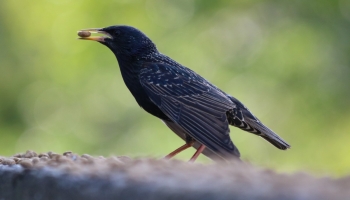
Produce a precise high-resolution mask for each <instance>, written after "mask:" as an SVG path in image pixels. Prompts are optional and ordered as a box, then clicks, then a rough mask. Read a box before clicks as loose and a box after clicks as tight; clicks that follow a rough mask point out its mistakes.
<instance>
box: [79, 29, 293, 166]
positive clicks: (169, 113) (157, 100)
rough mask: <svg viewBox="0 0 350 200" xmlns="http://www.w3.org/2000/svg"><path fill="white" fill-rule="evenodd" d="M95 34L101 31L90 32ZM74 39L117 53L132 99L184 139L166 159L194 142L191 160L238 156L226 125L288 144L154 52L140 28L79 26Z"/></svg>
mask: <svg viewBox="0 0 350 200" xmlns="http://www.w3.org/2000/svg"><path fill="white" fill-rule="evenodd" d="M86 32H89V33H99V34H102V36H90V34H86ZM79 33H80V35H82V33H84V34H83V36H82V37H80V38H79V39H82V40H93V41H97V42H99V43H101V44H103V45H105V46H106V47H108V48H109V49H110V50H111V51H112V52H113V53H114V55H115V56H116V58H117V60H118V63H119V67H120V71H121V74H122V77H123V79H124V82H125V84H126V86H127V87H128V89H129V90H130V92H131V94H132V95H133V96H134V98H135V100H136V102H137V103H138V104H139V106H140V107H141V108H143V109H144V110H145V111H146V112H148V113H150V114H152V115H154V116H155V117H158V118H160V119H161V120H162V121H163V122H164V123H165V124H166V125H167V126H168V127H169V128H170V129H171V130H172V131H173V132H175V133H176V134H177V135H178V136H179V137H181V138H182V139H183V140H184V141H185V144H184V145H183V146H181V147H179V148H178V149H176V150H175V151H173V152H171V153H170V154H168V155H167V156H166V158H171V157H173V156H175V155H176V154H177V153H179V152H181V151H183V150H185V149H187V148H189V147H191V146H192V147H194V148H196V149H197V151H196V153H195V154H194V155H193V157H192V158H191V159H190V161H195V160H196V158H197V157H198V156H199V155H200V154H201V153H203V154H204V155H206V156H207V157H209V158H211V159H213V160H224V161H225V160H226V161H227V160H230V159H235V158H236V159H239V157H240V153H239V151H238V149H237V147H236V146H235V145H234V144H233V143H232V140H231V138H230V135H229V132H230V129H229V125H232V126H235V127H238V128H240V129H242V130H244V131H247V132H250V133H253V134H255V135H258V136H260V137H262V138H264V139H265V140H267V141H268V142H270V143H271V144H272V145H274V146H275V147H277V148H279V149H282V150H285V149H288V148H290V146H289V144H288V143H287V142H285V141H284V140H283V139H282V138H281V137H279V136H278V135H277V134H276V133H274V132H273V131H272V130H271V129H269V128H267V127H266V126H265V125H264V124H263V123H262V122H261V121H260V120H259V119H258V118H257V117H255V116H254V115H253V114H252V113H251V112H250V111H249V110H248V108H247V107H245V106H244V105H243V104H242V103H241V102H240V101H239V100H237V99H236V98H234V97H233V96H231V95H229V94H226V93H225V92H224V91H222V90H220V89H219V88H218V87H216V86H215V85H213V84H212V83H210V82H209V81H207V80H206V79H204V78H203V77H201V76H200V75H198V74H197V73H196V72H194V71H192V70H191V69H189V68H187V67H185V66H183V65H181V64H179V63H178V62H176V61H174V60H173V59H171V58H169V57H168V56H166V55H163V54H162V53H160V52H159V51H158V49H157V48H156V45H155V44H154V43H153V42H152V41H151V40H150V39H149V38H148V37H147V36H146V35H145V34H144V33H142V32H141V31H140V30H138V29H136V28H134V27H131V26H109V27H105V28H92V29H85V30H81V31H79Z"/></svg>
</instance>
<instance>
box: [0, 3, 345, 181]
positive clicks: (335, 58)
mask: <svg viewBox="0 0 350 200" xmlns="http://www.w3.org/2000/svg"><path fill="white" fill-rule="evenodd" d="M114 24H127V25H132V26H135V27H137V28H139V29H141V30H142V31H143V32H145V33H146V34H147V35H148V36H149V37H150V38H151V39H152V40H153V41H154V42H155V43H156V44H157V47H158V49H159V50H160V51H161V52H162V53H164V54H166V55H168V56H170V57H172V58H174V59H175V60H177V61H178V62H180V63H182V64H183V65H185V66H187V67H190V68H191V69H193V70H195V71H196V72H198V73H199V74H201V75H202V76H204V77H205V78H206V79H208V80H209V81H211V82H212V83H214V84H215V85H217V86H218V87H220V88H221V89H223V90H224V91H226V92H227V93H229V94H231V95H233V96H235V97H236V98H238V99H240V100H241V101H242V102H244V103H245V105H246V106H247V107H249V108H250V110H251V111H253V113H255V115H257V116H258V117H259V118H260V119H261V120H262V121H263V122H264V123H265V124H266V125H268V126H269V127H270V128H271V129H273V130H275V131H276V132H277V133H278V134H279V135H281V136H282V137H283V138H284V139H285V140H286V141H288V142H289V143H290V144H291V145H292V148H291V149H290V150H288V151H280V150H277V149H276V148H275V147H273V146H272V145H270V144H269V143H267V142H265V141H264V140H263V139H261V138H259V137H256V136H254V135H252V134H250V133H246V132H243V131H241V130H239V129H236V128H231V137H232V139H233V140H234V143H235V144H236V145H237V146H238V148H239V149H240V151H241V154H242V158H243V159H244V160H248V161H249V162H251V163H253V164H255V165H259V166H263V167H270V168H272V169H276V170H278V171H281V172H294V171H299V170H302V171H308V172H312V173H314V174H317V175H323V174H330V175H334V176H342V175H347V174H349V173H350V154H349V153H350V1H348V0H328V1H327V0H323V1H316V0H315V1H303V0H296V1H287V0H282V1H273V0H266V1H257V0H249V1H243V0H237V1H231V0H217V1H205V0H177V1H172V0H119V1H118V0H113V1H112V0H111V1H92V0H90V1H88V0H74V1H70V0H37V1H26V0H24V1H0V47H1V48H0V147H1V148H0V155H4V156H9V155H13V154H15V153H18V152H23V151H25V150H27V149H31V150H35V151H38V152H47V151H55V152H64V151H67V150H71V151H74V152H77V153H81V154H82V153H89V154H93V155H104V156H109V155H129V156H132V157H141V156H152V157H157V158H161V157H162V156H164V155H166V154H167V153H169V152H170V151H172V150H174V149H175V148H177V147H178V146H180V145H182V144H183V141H181V140H180V139H179V138H178V137H177V136H176V135H175V134H173V133H172V132H171V131H170V130H169V129H168V128H167V127H166V126H165V125H164V124H163V123H161V121H160V120H158V119H156V118H154V117H153V116H151V115H149V114H147V113H146V112H144V111H142V110H141V109H140V108H139V107H138V105H137V103H136V102H135V100H134V98H133V97H132V95H131V94H130V93H129V91H128V90H127V88H126V87H125V85H124V82H123V80H122V78H121V75H120V71H119V67H118V64H117V61H116V59H115V57H114V55H113V54H112V53H111V52H110V51H109V50H108V49H107V48H106V47H104V46H103V45H100V44H98V43H96V42H90V41H79V40H77V39H76V38H77V36H76V31H77V30H79V29H83V28H95V27H105V26H109V25H114ZM193 153H194V150H192V149H191V150H188V151H186V152H183V153H181V154H179V155H178V156H177V158H179V159H184V160H186V159H188V158H189V157H190V156H191V155H192V154H193ZM200 159H201V162H210V161H209V160H208V159H206V158H205V157H201V158H200Z"/></svg>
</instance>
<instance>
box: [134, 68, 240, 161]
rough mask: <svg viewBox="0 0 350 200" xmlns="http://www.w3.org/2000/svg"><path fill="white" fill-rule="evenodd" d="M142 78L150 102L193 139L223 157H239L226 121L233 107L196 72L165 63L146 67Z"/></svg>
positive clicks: (230, 102)
mask: <svg viewBox="0 0 350 200" xmlns="http://www.w3.org/2000/svg"><path fill="white" fill-rule="evenodd" d="M139 78H140V82H141V85H142V87H143V89H144V90H145V91H146V93H147V94H148V96H149V98H150V99H151V101H152V102H153V103H155V104H156V105H157V106H158V107H159V108H160V109H161V110H162V111H163V112H164V114H166V115H167V116H168V117H169V118H170V119H171V120H172V121H174V122H175V123H177V124H178V125H179V126H181V127H182V128H183V129H184V130H185V131H186V132H187V133H188V134H189V135H190V136H191V137H193V138H194V139H195V140H197V141H198V142H200V143H201V144H204V145H205V146H206V147H208V148H210V149H211V150H213V151H214V152H217V153H218V154H220V155H222V156H223V157H227V156H228V155H235V156H238V157H239V151H238V149H237V148H236V147H235V146H234V144H233V143H232V141H231V139H230V136H229V132H230V129H229V126H228V121H227V117H226V112H227V111H228V110H229V109H232V108H233V107H234V104H233V103H232V101H230V100H229V99H228V97H227V96H225V94H223V93H222V92H221V91H219V90H217V89H216V88H214V87H212V86H211V85H210V84H209V83H208V82H207V81H206V80H205V79H203V78H202V77H200V76H199V75H197V74H196V73H194V72H193V71H191V70H189V69H187V68H184V67H173V66H170V65H166V64H163V63H156V64H155V63H148V64H145V65H144V66H143V68H142V69H141V71H140V75H139Z"/></svg>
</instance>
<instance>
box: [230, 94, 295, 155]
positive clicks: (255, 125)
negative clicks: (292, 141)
mask: <svg viewBox="0 0 350 200" xmlns="http://www.w3.org/2000/svg"><path fill="white" fill-rule="evenodd" d="M229 98H230V99H231V100H232V102H233V103H235V105H236V107H235V108H233V109H232V110H230V111H228V112H227V119H228V121H229V123H230V124H231V125H233V126H236V127H238V128H240V129H242V130H244V131H247V132H250V133H254V134H256V135H258V136H261V137H262V138H264V139H265V140H267V141H268V142H270V143H271V144H272V145H274V146H275V147H277V148H279V149H282V150H286V149H288V148H290V145H289V144H288V143H287V142H286V141H284V140H283V139H282V138H281V137H280V136H278V135H277V134H276V133H275V132H273V131H272V130H271V129H269V128H268V127H266V126H265V125H264V124H263V123H261V122H260V120H259V119H258V118H257V117H255V116H254V115H253V114H252V113H251V112H250V111H249V110H248V109H247V108H246V107H245V106H244V105H243V104H242V103H241V102H240V101H238V100H237V99H235V98H234V97H232V96H229Z"/></svg>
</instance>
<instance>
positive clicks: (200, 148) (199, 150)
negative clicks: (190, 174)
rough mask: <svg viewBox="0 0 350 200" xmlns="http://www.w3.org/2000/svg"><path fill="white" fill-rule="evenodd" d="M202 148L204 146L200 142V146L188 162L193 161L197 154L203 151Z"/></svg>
mask: <svg viewBox="0 0 350 200" xmlns="http://www.w3.org/2000/svg"><path fill="white" fill-rule="evenodd" d="M204 149H205V146H204V145H203V144H201V146H199V148H198V149H197V151H196V153H194V155H193V156H192V158H191V159H190V160H189V161H188V162H194V161H195V160H196V159H197V158H198V156H199V155H200V154H201V153H202V152H203V151H204Z"/></svg>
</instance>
